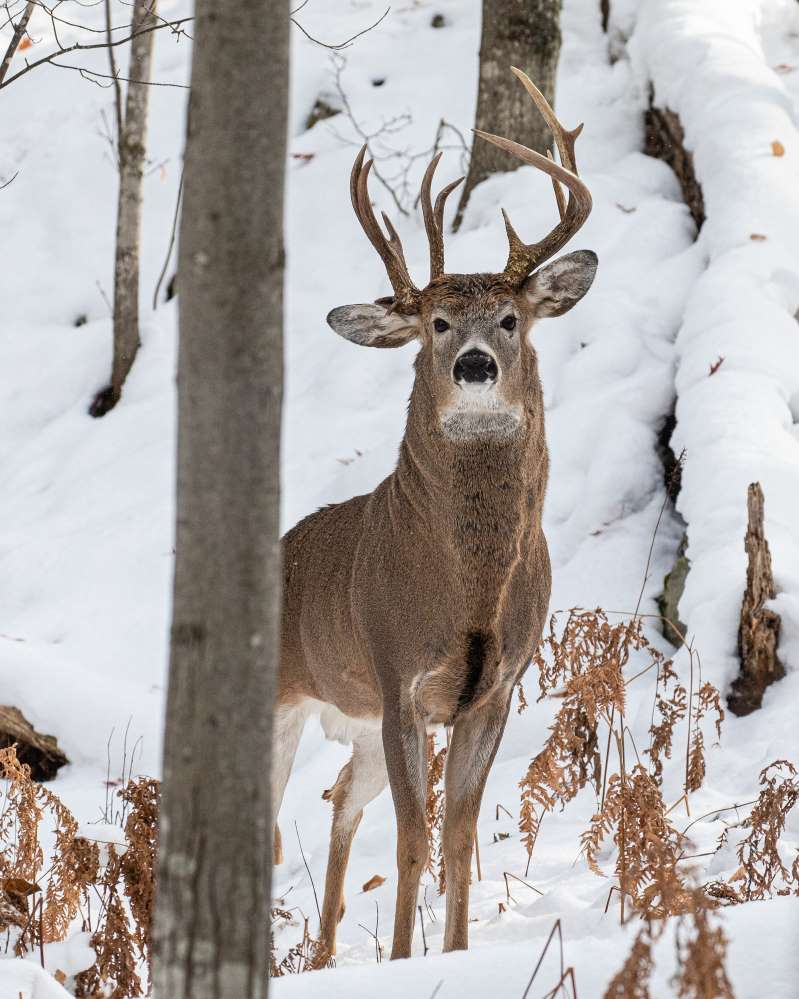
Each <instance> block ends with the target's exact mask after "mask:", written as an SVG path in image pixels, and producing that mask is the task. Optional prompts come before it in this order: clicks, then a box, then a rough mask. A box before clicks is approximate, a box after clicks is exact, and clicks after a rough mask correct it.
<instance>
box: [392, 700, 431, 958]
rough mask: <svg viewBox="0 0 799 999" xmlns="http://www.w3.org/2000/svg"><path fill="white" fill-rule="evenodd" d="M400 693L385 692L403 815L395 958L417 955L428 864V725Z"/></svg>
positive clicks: (398, 808)
mask: <svg viewBox="0 0 799 999" xmlns="http://www.w3.org/2000/svg"><path fill="white" fill-rule="evenodd" d="M400 699H401V695H400V693H399V691H398V690H397V691H391V692H387V691H384V696H383V749H384V751H385V754H386V767H387V769H388V779H389V783H390V785H391V795H392V797H393V799H394V811H395V812H396V816H397V874H398V880H397V905H396V909H395V912H394V941H393V943H392V945H391V959H392V961H393V960H394V959H395V958H398V957H410V956H411V940H412V938H413V924H414V919H415V917H416V899H417V895H418V893H419V879H420V878H421V875H422V871H423V869H424V866H425V864H426V863H427V854H428V841H427V823H426V820H425V792H426V786H427V771H426V749H427V746H426V739H425V729H424V726H423V725H422V723H421V721H420V720H419V719H418V718H417V717H416V716H415V714H414V712H413V709H412V707H411V706H410V705H408V704H405V705H401V704H400Z"/></svg>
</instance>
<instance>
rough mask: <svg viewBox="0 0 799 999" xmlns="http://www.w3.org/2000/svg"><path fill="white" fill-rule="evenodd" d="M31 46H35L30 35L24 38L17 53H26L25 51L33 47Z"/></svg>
mask: <svg viewBox="0 0 799 999" xmlns="http://www.w3.org/2000/svg"><path fill="white" fill-rule="evenodd" d="M31 45H33V39H32V38H31V36H30V35H23V36H22V41H21V42H20V43H19V45H18V46H17V51H18V52H24V51H25V49H29V48H30V47H31Z"/></svg>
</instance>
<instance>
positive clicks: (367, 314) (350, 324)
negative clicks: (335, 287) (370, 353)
mask: <svg viewBox="0 0 799 999" xmlns="http://www.w3.org/2000/svg"><path fill="white" fill-rule="evenodd" d="M327 323H328V326H330V328H331V329H332V330H335V332H336V333H338V335H339V336H343V337H344V339H345V340H351V341H352V342H353V343H357V344H360V345H361V346H362V347H404V346H405V344H406V343H410V342H411V340H414V339H416V337H417V336H418V335H419V332H420V330H421V320H420V318H419V316H403V315H401V314H400V313H399V312H391V311H390V310H389V309H388V308H387V307H386V305H383V304H381V303H380V302H374V303H373V304H368V305H341V306H339V308H337V309H333V311H332V312H330V313H328V316H327Z"/></svg>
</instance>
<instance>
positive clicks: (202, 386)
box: [154, 0, 289, 999]
mask: <svg viewBox="0 0 799 999" xmlns="http://www.w3.org/2000/svg"><path fill="white" fill-rule="evenodd" d="M288 27H289V17H288V5H287V4H285V3H283V2H280V0H228V3H227V4H225V5H224V10H222V9H221V8H220V7H219V5H218V3H217V2H216V0H197V4H196V22H195V30H194V56H193V65H192V92H191V99H190V108H189V126H188V138H187V147H186V161H185V173H184V204H183V219H182V224H181V231H180V250H179V269H180V296H179V301H180V305H179V316H180V354H179V369H178V428H179V433H178V484H177V488H178V512H177V560H176V568H175V583H174V606H173V620H172V642H171V659H170V677H169V695H168V703H167V718H166V737H165V747H164V796H163V805H162V817H163V821H162V830H163V831H162V836H161V842H160V848H159V863H158V892H157V900H156V916H155V964H154V982H155V991H156V996H157V997H158V999H228V997H229V999H262V997H264V996H266V993H267V983H268V978H267V975H268V957H269V929H270V920H269V911H270V882H271V863H272V852H271V838H272V818H271V815H270V801H269V796H270V762H271V739H272V723H271V722H272V702H273V693H274V682H275V676H276V672H277V657H278V652H279V610H280V543H279V538H278V501H279V479H278V472H279V441H280V406H281V392H282V364H283V358H282V316H283V300H282V296H283V269H284V264H283V260H284V254H283V235H282V229H283V219H282V211H283V172H284V161H285V144H286V124H287V103H288Z"/></svg>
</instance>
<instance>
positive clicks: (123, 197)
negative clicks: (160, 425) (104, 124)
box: [90, 0, 157, 416]
mask: <svg viewBox="0 0 799 999" xmlns="http://www.w3.org/2000/svg"><path fill="white" fill-rule="evenodd" d="M156 4H157V0H135V3H134V7H133V23H132V28H131V32H132V34H133V40H132V41H131V49H130V66H129V68H128V81H129V82H128V92H127V99H126V101H125V116H124V120H123V121H121V122H120V121H117V126H118V142H117V154H118V165H119V197H118V201H117V233H116V251H115V257H114V359H113V363H112V367H111V384H110V385H109V386H108V387H107V388H106V389H104V390H103V391H102V392H100V393H99V394H98V396H97V397H96V398H95V400H94V402H93V403H92V407H91V410H90V411H91V414H92V416H103V415H105V413H107V412H108V411H109V410H110V409H113V407H114V406H115V405H116V404H117V403H118V402H119V399H120V397H121V395H122V386H123V385H124V384H125V379H126V378H127V377H128V373H129V372H130V369H131V367H132V365H133V361H134V360H135V358H136V354H137V352H138V350H139V234H140V229H141V200H142V178H143V177H144V162H145V157H146V153H147V104H148V98H149V91H150V71H151V64H152V55H153V39H154V37H155V32H154V31H145V32H144V33H143V34H142V33H141V29H143V28H147V27H148V26H149V25H151V24H153V23H155V22H156V20H157V17H156ZM137 32H139V33H138V34H137Z"/></svg>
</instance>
